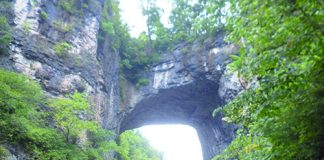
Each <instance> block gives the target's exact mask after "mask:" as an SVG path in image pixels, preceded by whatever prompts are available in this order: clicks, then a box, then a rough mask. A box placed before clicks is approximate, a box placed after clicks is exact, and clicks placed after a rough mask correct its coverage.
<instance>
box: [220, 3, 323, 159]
mask: <svg viewBox="0 0 324 160" xmlns="http://www.w3.org/2000/svg"><path fill="white" fill-rule="evenodd" d="M323 6H324V5H323V2H320V1H305V0H300V1H285V0H279V1H277V0H269V1H253V0H238V1H236V0H235V1H234V0H231V1H230V7H231V10H230V12H231V13H230V14H229V17H228V19H227V21H228V25H227V28H228V29H229V30H230V31H231V33H230V35H229V40H230V41H232V42H235V43H236V44H238V45H240V47H241V50H240V55H239V56H232V58H233V62H232V64H230V66H229V67H230V69H231V70H232V71H238V73H239V75H240V76H241V78H242V79H243V80H244V81H245V82H246V83H254V82H253V81H254V80H255V79H258V83H257V85H256V87H254V88H247V90H246V91H245V92H244V93H242V94H241V95H239V96H238V97H237V98H236V99H234V100H233V101H231V102H230V103H229V104H227V105H226V106H225V107H224V108H223V113H224V115H225V117H224V118H223V120H225V121H228V122H234V123H237V124H239V125H240V126H242V129H241V130H240V131H239V132H238V137H237V138H236V139H235V140H234V141H233V142H232V143H231V145H230V146H229V147H227V149H226V151H225V152H224V154H222V155H220V156H218V157H217V158H218V159H228V158H233V159H321V158H323V157H324V155H323V151H322V149H323V146H324V142H323V140H322V138H323V136H324V135H323V134H324V130H323V127H322V125H323V122H324V117H323V114H324V110H323V105H324V96H323V95H324V94H323V91H324V89H323V86H324V81H323V79H324V73H323V70H324V63H323V62H324V59H323V58H324V52H323V47H322V46H323V29H322V27H321V25H322V18H323V16H324V12H323ZM217 158H216V159H217Z"/></svg>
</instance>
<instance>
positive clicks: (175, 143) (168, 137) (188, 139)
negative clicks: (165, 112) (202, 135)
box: [138, 125, 203, 160]
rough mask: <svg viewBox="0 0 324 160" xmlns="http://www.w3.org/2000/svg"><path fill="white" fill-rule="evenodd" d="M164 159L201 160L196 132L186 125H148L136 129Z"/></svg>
mask: <svg viewBox="0 0 324 160" xmlns="http://www.w3.org/2000/svg"><path fill="white" fill-rule="evenodd" d="M138 130H139V131H140V133H141V134H142V135H143V136H144V137H145V138H146V139H148V140H149V142H150V144H151V146H153V147H154V148H156V149H157V150H158V151H160V152H162V153H163V158H164V160H181V159H185V160H202V159H203V156H202V150H201V145H200V142H199V139H198V135H197V132H196V130H195V129H194V128H192V127H190V126H187V125H148V126H143V127H141V128H139V129H138Z"/></svg>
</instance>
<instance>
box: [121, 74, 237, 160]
mask: <svg viewBox="0 0 324 160" xmlns="http://www.w3.org/2000/svg"><path fill="white" fill-rule="evenodd" d="M223 104H224V101H223V100H222V99H221V98H219V96H218V85H217V84H216V83H215V82H213V81H210V80H199V81H195V82H193V83H190V84H187V85H184V86H179V87H174V88H168V89H160V90H159V92H158V94H155V95H152V96H149V97H147V98H144V99H143V100H142V101H140V102H139V103H138V104H137V105H136V106H135V108H134V110H132V111H131V112H130V113H129V115H128V116H126V118H125V119H124V120H123V121H122V123H121V126H120V131H121V132H123V131H125V130H129V129H134V128H139V127H142V126H144V125H153V124H185V125H190V126H192V127H193V128H195V129H196V130H197V133H198V136H199V140H200V143H201V145H202V146H201V147H202V150H203V151H202V152H203V156H204V160H209V159H211V158H212V157H213V156H214V155H216V154H219V153H220V152H221V151H222V150H223V149H224V148H225V147H226V146H227V145H228V144H229V143H230V141H231V140H232V138H233V136H234V127H233V126H230V125H226V124H223V122H222V121H221V115H217V116H216V117H212V111H213V110H214V109H215V108H216V107H219V106H222V105H223Z"/></svg>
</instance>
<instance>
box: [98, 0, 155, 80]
mask: <svg viewBox="0 0 324 160" xmlns="http://www.w3.org/2000/svg"><path fill="white" fill-rule="evenodd" d="M108 13H110V14H108ZM100 24H101V25H100V27H101V30H102V31H103V33H104V37H102V38H100V39H99V40H100V41H105V40H108V43H109V44H110V49H111V51H117V52H119V54H120V57H121V61H120V66H121V68H122V71H123V73H122V74H123V75H122V76H123V77H125V78H126V79H128V80H130V82H132V83H134V84H136V83H137V82H138V80H139V79H140V78H141V74H142V72H143V71H144V70H147V69H148V68H149V66H151V65H152V64H153V63H155V62H157V61H158V59H159V55H157V54H156V53H154V52H146V50H147V44H148V38H147V37H146V35H145V34H142V36H141V37H140V38H138V39H136V38H131V37H130V35H129V32H128V27H127V25H125V24H123V23H122V20H121V16H120V11H119V9H118V2H116V1H115V0H105V3H104V7H103V18H102V20H101V22H100Z"/></svg>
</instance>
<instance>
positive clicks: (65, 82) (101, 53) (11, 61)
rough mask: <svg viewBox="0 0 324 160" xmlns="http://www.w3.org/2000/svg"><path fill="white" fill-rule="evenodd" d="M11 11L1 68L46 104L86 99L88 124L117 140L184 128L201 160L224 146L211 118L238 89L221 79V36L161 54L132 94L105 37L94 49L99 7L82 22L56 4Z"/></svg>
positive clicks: (224, 48) (223, 132) (30, 1)
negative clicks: (38, 88) (59, 48)
mask: <svg viewBox="0 0 324 160" xmlns="http://www.w3.org/2000/svg"><path fill="white" fill-rule="evenodd" d="M11 4H12V8H11V12H12V14H11V18H10V19H9V22H10V25H11V27H12V32H13V36H14V40H13V41H12V43H11V44H10V49H9V52H8V54H5V55H0V67H2V68H6V69H10V70H15V71H17V72H20V73H23V74H25V75H28V76H30V77H31V78H32V79H35V80H37V81H38V82H39V83H40V84H41V85H42V87H43V89H44V91H45V92H46V94H47V95H48V96H64V95H65V94H67V93H71V92H73V91H75V90H77V91H80V92H87V93H88V94H89V95H90V98H91V104H92V109H93V111H94V113H95V115H94V118H95V119H96V120H97V121H99V122H100V123H101V124H102V126H103V127H104V128H106V129H111V130H114V131H115V132H116V133H120V132H122V131H124V130H127V129H133V128H137V127H140V126H143V125H146V124H166V123H168V124H170V123H177V124H188V125H191V126H193V127H194V128H196V130H197V132H198V134H199V138H200V141H201V143H202V148H203V154H204V159H210V158H211V157H212V156H213V155H215V154H217V153H219V152H220V151H221V150H222V149H223V148H225V146H226V145H227V144H228V143H229V142H230V141H231V139H232V137H233V136H234V127H233V126H231V125H227V124H223V122H222V121H221V115H218V116H217V117H216V118H214V117H212V116H211V114H212V111H213V109H214V108H216V107H219V106H222V105H224V104H225V103H226V102H227V101H229V100H230V99H232V98H233V97H235V95H236V94H237V93H238V92H239V91H240V90H241V89H242V88H241V86H240V83H239V80H238V78H237V77H236V75H235V74H234V75H228V74H227V69H226V65H227V64H228V63H229V62H230V60H229V58H228V55H230V54H235V53H236V47H235V46H233V45H231V44H227V43H225V42H224V40H223V39H224V35H222V34H219V35H218V36H216V37H215V38H214V39H209V40H206V41H205V42H204V43H202V42H194V43H184V44H180V45H178V46H177V47H176V48H175V49H174V50H173V51H172V52H170V53H165V54H163V55H162V57H161V61H160V63H158V64H156V65H155V66H153V67H152V69H151V71H149V72H145V73H143V76H144V77H146V78H147V79H149V81H150V83H149V85H148V86H144V87H141V88H136V87H135V86H134V85H132V84H130V83H128V82H123V83H121V84H120V81H119V72H120V71H119V59H120V58H119V54H118V53H117V52H112V51H110V50H109V39H108V38H107V37H106V38H104V39H103V40H101V41H100V42H99V41H98V36H99V35H100V32H101V31H100V25H99V22H100V19H101V16H102V15H101V13H102V8H103V1H101V0H96V1H89V3H88V4H87V7H86V8H83V9H82V11H81V12H80V13H82V14H77V15H73V16H71V15H70V14H69V13H66V11H64V10H63V9H62V8H61V7H59V6H58V4H57V1H55V0H15V1H12V2H11ZM43 12H45V13H47V18H44V16H43V17H42V15H41V14H42V13H43ZM60 42H68V43H70V44H71V45H72V48H71V49H70V50H69V51H68V54H67V55H66V56H65V57H60V56H58V55H57V54H56V53H55V51H54V46H55V45H56V44H58V43H60ZM121 93H122V94H121ZM12 152H13V153H15V149H12ZM17 152H18V151H16V153H17ZM16 158H17V155H16ZM20 158H21V157H20ZM18 159H19V157H18ZM107 159H108V157H107Z"/></svg>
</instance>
